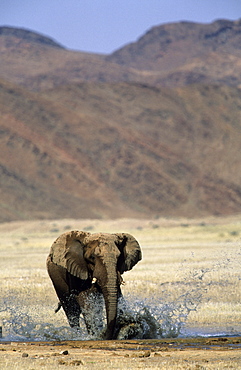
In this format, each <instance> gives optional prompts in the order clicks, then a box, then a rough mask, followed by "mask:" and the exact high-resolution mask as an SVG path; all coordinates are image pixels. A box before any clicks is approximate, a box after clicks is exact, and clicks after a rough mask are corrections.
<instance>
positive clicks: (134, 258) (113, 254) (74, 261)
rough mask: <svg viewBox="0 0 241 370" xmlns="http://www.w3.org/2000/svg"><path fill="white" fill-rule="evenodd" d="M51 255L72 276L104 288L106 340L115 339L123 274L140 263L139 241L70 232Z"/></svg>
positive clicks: (125, 236)
mask: <svg viewBox="0 0 241 370" xmlns="http://www.w3.org/2000/svg"><path fill="white" fill-rule="evenodd" d="M58 245H62V246H63V245H64V248H63V247H61V248H58ZM56 247H57V248H56ZM51 254H52V260H53V262H54V263H56V264H58V265H61V266H63V267H65V268H66V269H67V270H68V272H69V273H70V274H71V275H73V276H76V277H78V278H80V279H82V280H89V281H90V282H92V284H97V286H98V287H99V288H100V289H101V291H102V293H103V295H104V300H105V305H106V316H107V330H106V335H105V338H106V339H112V338H113V337H114V335H115V326H116V316H117V300H118V292H120V288H119V286H120V284H121V281H122V278H121V274H122V273H123V272H124V271H128V270H130V269H132V267H133V266H134V265H135V264H136V263H137V262H138V261H140V260H141V249H140V246H139V244H138V242H137V241H136V239H135V238H134V237H133V236H132V235H130V234H126V233H118V234H105V233H98V234H90V233H86V232H83V231H71V232H67V233H65V234H63V235H61V236H60V237H59V238H58V239H57V240H56V242H55V243H54V245H53V247H52V252H51Z"/></svg>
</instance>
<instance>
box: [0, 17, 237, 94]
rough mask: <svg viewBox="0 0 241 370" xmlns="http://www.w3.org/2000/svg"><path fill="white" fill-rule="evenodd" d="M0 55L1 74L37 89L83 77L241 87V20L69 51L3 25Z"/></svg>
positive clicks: (163, 29)
mask: <svg viewBox="0 0 241 370" xmlns="http://www.w3.org/2000/svg"><path fill="white" fill-rule="evenodd" d="M0 54H1V64H0V78H1V77H2V78H4V79H7V80H9V81H11V82H13V83H17V84H19V85H21V86H24V87H27V88H28V89H29V90H34V91H40V90H42V91H43V90H46V89H49V88H53V87H55V86H59V85H64V84H69V83H79V82H84V81H92V82H137V83H144V84H149V85H152V86H166V87H179V86H185V85H190V84H194V83H202V84H210V83H212V84H213V83H215V84H220V85H222V84H225V85H229V86H239V85H240V84H241V62H240V60H241V59H240V57H241V20H238V21H229V20H217V21H215V22H213V23H210V24H199V23H192V22H180V23H170V24H164V25H160V26H156V27H153V28H151V29H150V30H149V31H147V32H146V33H145V34H144V35H143V36H142V37H140V39H139V40H137V41H136V42H134V43H131V44H128V45H126V46H124V47H122V48H120V49H119V50H117V51H115V52H114V53H112V54H111V55H99V54H90V53H83V52H77V51H72V50H67V49H65V48H63V47H61V46H60V45H59V44H58V43H56V42H55V41H53V40H51V39H49V38H47V37H45V36H42V35H38V34H36V33H31V31H26V30H22V29H15V28H6V27H0Z"/></svg>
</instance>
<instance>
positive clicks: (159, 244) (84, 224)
mask: <svg viewBox="0 0 241 370" xmlns="http://www.w3.org/2000/svg"><path fill="white" fill-rule="evenodd" d="M70 229H79V230H89V231H90V232H99V231H103V232H129V233H131V234H132V235H134V236H135V237H136V239H137V240H138V241H139V242H140V244H141V247H142V251H143V260H142V261H141V262H140V263H139V264H138V265H136V266H135V267H134V268H133V270H132V271H130V272H128V273H125V274H124V280H125V282H126V285H125V286H124V287H123V294H124V296H126V297H127V300H128V301H129V302H131V305H132V308H133V307H136V306H135V302H137V306H138V305H139V306H140V305H147V306H148V307H149V308H151V309H152V312H154V314H155V315H156V317H157V316H158V315H159V319H160V321H161V322H163V326H164V334H167V335H168V330H169V329H170V328H169V329H168V325H169V324H170V323H171V324H173V325H178V324H181V332H182V333H183V334H184V335H185V334H186V333H188V334H189V335H190V333H226V334H234V335H236V334H238V333H240V329H241V326H240V322H241V305H240V301H241V279H240V262H241V243H240V233H241V222H240V221H239V218H238V217H237V218H236V217H233V218H227V219H221V218H220V219H215V218H210V219H206V220H180V219H178V220H171V219H170V220H168V219H157V220H154V221H153V220H152V221H149V220H125V219H122V220H115V221H99V220H98V221H97V220H58V221H33V222H13V223H6V224H1V225H0V236H1V238H0V252H1V261H0V279H1V300H2V302H1V311H0V320H2V324H3V335H4V336H7V335H9V334H11V333H12V332H13V330H14V333H16V332H18V333H19V334H22V335H23V336H24V335H25V332H24V330H25V329H26V330H27V331H28V333H29V331H31V335H34V333H35V334H36V336H38V334H39V332H40V331H41V332H42V333H45V335H46V333H48V332H50V338H51V335H52V338H55V339H61V338H58V335H59V330H57V329H56V328H60V327H62V326H64V328H63V329H62V331H61V333H62V335H63V336H64V335H65V336H67V337H69V338H71V335H72V336H73V333H70V330H69V329H68V325H67V321H66V318H65V315H64V313H63V312H62V311H60V312H59V313H58V314H55V313H54V308H55V307H56V304H57V297H56V295H55V292H54V290H53V287H52V284H51V282H50V279H49V277H48V276H47V272H46V267H45V260H46V256H47V254H48V252H49V248H50V245H51V244H52V242H53V241H54V240H55V238H56V237H57V236H58V235H59V234H61V233H62V232H65V231H66V230H70ZM168 320H169V323H168ZM12 321H14V322H12ZM10 322H11V325H10V324H9V323H10ZM183 324H185V325H183ZM29 327H31V330H30V329H29ZM169 334H170V333H169ZM55 335H56V336H55ZM73 338H74V336H73ZM31 339H33V338H32V337H31ZM45 339H47V337H46V336H45ZM176 357H177V356H176ZM9 361H10V362H11V360H9ZM111 361H112V362H111V364H112V365H111V366H112V367H111V368H113V369H114V368H119V369H124V368H127V367H125V366H126V365H124V363H123V367H121V366H120V365H118V366H119V367H117V364H118V361H116V360H115V359H111ZM135 361H136V360H135V359H134V360H133V359H131V360H130V361H129V363H130V365H129V367H128V368H135V366H134V363H135ZM173 361H174V362H175V360H173ZM50 362H51V359H48V360H47V362H45V363H44V364H42V368H45V366H48V368H51V366H50ZM132 362H133V364H132ZM180 363H182V362H180ZM4 366H5V367H3V368H6V369H7V368H11V367H8V364H7V363H5V364H4ZM59 366H60V365H59ZM106 366H107V365H106ZM158 366H159V365H158V364H157V367H156V368H158ZM175 366H176V365H175ZM175 366H174V365H173V367H172V365H171V363H170V359H168V366H167V367H166V368H169V369H172V368H173V369H178V368H185V367H182V366H181V365H180V366H179V365H178V366H179V367H178V366H177V367H175ZM60 367H61V366H60ZM13 368H14V369H21V366H20V365H17V363H16V365H15V367H13ZM25 368H26V369H28V367H25ZM30 368H32V367H29V369H30ZM54 368H58V367H54ZM67 368H68V367H67ZM93 368H94V367H93ZM140 368H143V367H140ZM145 368H149V367H145ZM151 368H152V369H155V367H151ZM162 368H163V369H165V364H164V362H163V363H162ZM189 368H192V367H189ZM194 368H195V367H194ZM208 368H210V369H211V368H212V367H208ZM213 368H215V367H213ZM216 368H218V367H216ZM220 368H221V367H220ZM236 368H238V367H236Z"/></svg>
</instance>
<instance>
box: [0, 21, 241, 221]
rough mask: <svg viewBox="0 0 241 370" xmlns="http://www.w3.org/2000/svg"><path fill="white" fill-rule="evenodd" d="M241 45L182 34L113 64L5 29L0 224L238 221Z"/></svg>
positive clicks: (217, 34) (232, 38) (166, 33)
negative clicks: (139, 219)
mask: <svg viewBox="0 0 241 370" xmlns="http://www.w3.org/2000/svg"><path fill="white" fill-rule="evenodd" d="M208 35H209V36H208ZM168 40H169V41H168ZM218 40H220V41H218ZM222 40H223V41H222ZM240 40H241V32H240V21H237V22H231V21H223V20H222V21H216V22H213V23H212V24H209V25H200V24H195V23H188V22H181V23H176V24H167V25H161V26H158V27H154V28H152V29H151V30H150V31H148V32H147V33H146V34H145V35H144V36H142V37H141V38H140V39H139V40H137V42H136V43H133V44H130V45H127V46H125V47H123V48H121V49H119V50H117V51H116V52H114V53H113V54H112V55H107V56H106V55H95V54H88V53H82V52H76V51H71V50H67V49H66V48H64V47H62V46H61V45H59V44H58V43H57V42H55V41H53V40H51V39H49V38H48V37H46V36H42V35H38V34H36V33H32V32H31V31H26V30H19V29H10V28H7V27H2V28H0V52H1V64H0V77H1V79H0V147H1V156H0V172H1V176H0V189H1V212H0V222H4V221H11V220H18V219H33V218H34V219H47V218H69V217H70V218H117V217H159V216H172V217H173V216H175V217H176V216H187V217H199V216H200V217H201V216H206V215H211V214H212V215H228V214H232V213H239V212H240V211H241V185H240V184H241V165H240V161H239V153H240V149H241V123H240V115H241V92H240V88H239V84H240V81H239V78H240V76H241V73H240V62H239V59H240V58H239V53H240V49H239V45H240V48H241V43H240ZM165 45H166V48H165V47H164V46H165ZM215 45H216V46H215ZM158 48H159V49H158ZM158 50H159V52H160V50H162V53H163V56H162V57H160V58H158V57H157V54H155V52H156V53H157V52H158ZM212 58H214V59H213V60H216V63H213V64H211V63H210V64H209V68H207V65H208V63H209V61H210V60H212ZM215 58H216V59H215ZM231 60H232V61H233V68H231V64H229V63H230V61H231ZM168 61H169V62H170V63H168ZM171 61H172V64H171ZM205 61H206V63H205V67H206V70H203V74H204V75H205V78H204V79H197V81H196V83H193V82H194V81H193V80H192V79H191V77H190V76H191V75H190V73H191V72H192V73H194V71H197V70H198V68H201V67H200V66H201V65H202V66H203V65H204V62H205ZM202 63H203V64H202ZM202 68H203V67H202ZM175 73H176V75H175ZM174 75H175V76H176V77H175V78H174V77H173V79H172V78H171V76H174ZM168 76H169V77H168ZM177 76H178V78H177ZM188 76H189V77H188ZM230 76H232V78H231V77H230ZM235 76H237V79H235Z"/></svg>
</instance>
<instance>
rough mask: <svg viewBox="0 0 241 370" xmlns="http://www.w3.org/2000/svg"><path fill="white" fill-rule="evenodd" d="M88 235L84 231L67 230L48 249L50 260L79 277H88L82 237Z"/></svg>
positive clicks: (84, 278)
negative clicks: (49, 249)
mask: <svg viewBox="0 0 241 370" xmlns="http://www.w3.org/2000/svg"><path fill="white" fill-rule="evenodd" d="M88 235H89V233H86V232H84V231H77V230H73V231H69V232H66V233H64V234H62V235H60V236H59V237H58V239H56V241H55V242H54V243H53V245H52V247H51V251H50V256H51V258H52V261H53V262H54V263H55V264H56V265H58V266H62V267H64V268H65V269H67V270H68V272H69V273H70V274H71V275H73V276H76V277H78V278H80V279H83V280H86V279H87V278H88V269H87V264H86V261H85V259H84V257H83V255H84V239H85V238H86V237H87V236H88Z"/></svg>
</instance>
